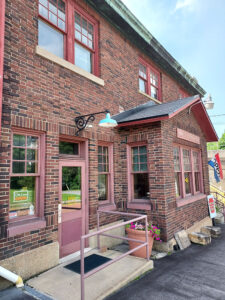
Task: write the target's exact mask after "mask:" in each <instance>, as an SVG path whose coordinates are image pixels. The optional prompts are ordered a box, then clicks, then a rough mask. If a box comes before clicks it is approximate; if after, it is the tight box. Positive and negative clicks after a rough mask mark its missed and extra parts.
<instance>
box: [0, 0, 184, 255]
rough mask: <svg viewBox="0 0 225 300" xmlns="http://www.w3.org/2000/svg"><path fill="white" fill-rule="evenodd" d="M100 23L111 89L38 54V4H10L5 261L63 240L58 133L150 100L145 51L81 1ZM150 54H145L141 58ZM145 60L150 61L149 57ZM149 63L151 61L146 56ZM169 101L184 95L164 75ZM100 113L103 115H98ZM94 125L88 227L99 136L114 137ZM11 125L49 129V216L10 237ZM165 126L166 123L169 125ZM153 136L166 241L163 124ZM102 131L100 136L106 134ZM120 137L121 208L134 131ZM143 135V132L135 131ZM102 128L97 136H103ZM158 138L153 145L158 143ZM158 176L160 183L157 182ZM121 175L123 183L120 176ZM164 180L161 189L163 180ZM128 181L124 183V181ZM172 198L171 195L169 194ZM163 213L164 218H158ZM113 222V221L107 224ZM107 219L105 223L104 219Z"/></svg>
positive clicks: (2, 151)
mask: <svg viewBox="0 0 225 300" xmlns="http://www.w3.org/2000/svg"><path fill="white" fill-rule="evenodd" d="M76 2H77V3H78V4H80V5H82V6H83V7H84V8H85V9H86V10H87V11H88V12H89V13H90V14H91V15H92V16H94V17H95V18H96V19H97V20H98V21H99V62H100V64H99V68H100V77H101V78H102V79H104V81H105V86H104V87H102V86H99V85H97V84H95V83H94V82H92V81H89V80H88V79H86V78H84V77H82V76H79V75H77V74H75V73H73V72H72V71H70V70H67V69H65V68H63V67H60V66H58V65H56V64H54V63H53V62H51V61H48V60H46V59H44V58H42V57H40V56H38V55H36V54H35V47H36V45H37V44H38V30H37V27H38V26H37V25H38V23H37V21H38V1H37V0H36V1H31V0H7V1H6V37H5V61H4V90H3V122H2V133H1V141H0V216H1V217H0V224H1V225H0V237H1V239H0V259H3V258H7V257H10V256H13V255H15V254H18V253H21V252H24V251H28V250H29V249H32V248H36V247H39V246H42V245H44V244H47V243H51V242H53V241H56V240H57V230H58V225H57V206H58V200H59V199H58V197H59V196H58V172H59V170H58V157H59V153H58V143H59V134H67V135H74V117H75V116H77V115H78V114H79V113H80V114H85V113H89V112H95V111H99V110H103V109H105V108H108V109H110V110H111V113H112V114H115V113H118V109H119V105H122V106H123V107H124V108H125V109H128V108H131V107H134V106H136V105H138V104H141V103H144V102H147V101H148V100H149V99H148V98H147V97H145V96H143V95H141V94H140V93H139V92H138V57H139V55H140V51H139V50H137V49H136V47H134V46H133V45H132V43H131V42H129V41H128V40H127V39H125V38H124V37H123V36H122V35H121V34H120V33H119V31H118V30H116V29H115V28H113V27H112V26H111V25H110V23H108V22H107V21H106V20H105V19H103V18H102V17H101V16H99V15H98V14H97V13H96V12H95V11H93V10H92V9H91V8H89V7H88V6H87V4H86V3H85V2H82V1H81V0H80V1H76ZM142 56H143V57H145V58H146V56H145V55H142ZM146 59H147V58H146ZM148 62H150V61H149V60H148ZM162 86H163V89H162V91H163V99H164V101H169V100H172V99H176V98H178V97H179V83H178V84H177V83H176V82H175V81H174V80H173V79H172V78H171V77H170V76H169V75H167V74H162ZM99 118H101V116H99ZM99 118H96V121H95V123H94V127H93V128H92V129H87V130H86V131H85V132H84V133H83V134H82V135H83V136H84V137H86V138H88V139H89V161H90V166H89V178H90V182H89V203H90V206H89V215H90V216H89V224H90V228H93V227H94V226H95V225H96V215H95V213H96V209H97V206H98V203H97V200H96V199H97V141H98V140H106V141H107V140H108V141H112V139H113V138H112V135H113V132H115V133H116V130H115V131H112V133H111V135H110V134H109V132H110V131H104V130H101V131H100V129H98V128H97V125H96V124H97V122H98V120H99ZM12 126H16V127H22V128H30V129H33V130H37V131H45V132H46V186H45V217H46V220H47V227H46V228H45V229H41V230H38V231H34V232H30V233H25V234H21V235H18V236H16V237H12V238H8V237H7V227H8V201H9V167H10V143H11V141H10V135H11V128H12ZM163 128H164V127H163ZM142 131H143V133H144V134H146V136H147V139H148V141H149V147H150V148H149V151H150V153H152V152H153V153H154V155H153V156H151V157H152V161H151V165H152V168H153V169H152V174H151V176H150V184H151V187H152V192H151V196H152V197H151V202H152V203H153V206H154V207H155V208H158V211H157V212H156V210H153V211H152V212H151V217H152V219H153V220H154V221H155V222H157V223H158V225H159V226H160V227H162V228H163V227H164V228H165V229H164V231H165V232H164V233H163V234H164V237H165V238H166V236H167V235H166V224H167V223H166V222H167V220H166V216H165V212H166V209H165V207H166V204H165V193H167V190H165V191H164V190H163V187H165V183H164V181H165V178H164V176H163V174H162V172H161V170H160V172H158V171H157V170H156V167H157V166H156V164H157V163H159V162H157V163H156V162H155V161H154V159H155V157H156V158H157V159H159V160H161V158H162V157H163V141H162V136H161V132H162V128H161V127H160V125H159V124H158V125H151V126H146V127H144V129H143V130H142ZM102 132H103V133H104V132H105V134H104V135H101V133H102ZM120 132H121V139H120V138H119V136H118V135H117V134H115V136H114V139H115V141H116V142H115V147H114V153H116V154H115V155H114V166H115V200H116V203H117V204H118V207H122V206H123V205H122V203H123V201H126V195H127V175H126V171H125V168H126V167H125V160H126V152H125V144H126V141H125V140H124V139H125V137H126V136H127V134H128V133H129V132H130V130H128V131H127V130H121V131H120ZM133 132H134V133H135V132H136V133H137V132H138V129H133ZM97 133H98V134H97ZM153 139H154V142H153ZM156 178H157V180H156ZM121 179H122V180H121ZM158 181H160V184H161V183H162V188H160V189H159V186H158V185H157V182H158ZM121 182H123V183H124V184H121ZM171 198H172V196H171ZM159 215H160V217H159ZM110 220H114V219H113V218H111V219H108V221H110ZM103 221H104V220H103Z"/></svg>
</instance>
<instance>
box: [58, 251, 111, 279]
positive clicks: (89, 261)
mask: <svg viewBox="0 0 225 300" xmlns="http://www.w3.org/2000/svg"><path fill="white" fill-rule="evenodd" d="M110 260H111V259H110V258H108V257H105V256H101V255H97V254H92V255H90V256H87V257H85V258H84V273H88V272H89V271H91V270H93V269H95V268H97V267H99V266H101V265H103V264H104V263H106V262H108V261H110ZM64 268H66V269H69V270H71V271H73V272H76V273H78V274H80V260H78V261H75V262H73V263H71V264H69V265H66V266H65V267H64Z"/></svg>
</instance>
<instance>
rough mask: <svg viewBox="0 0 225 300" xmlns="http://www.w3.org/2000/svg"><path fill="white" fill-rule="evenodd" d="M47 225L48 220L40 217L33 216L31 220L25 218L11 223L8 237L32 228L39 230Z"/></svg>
mask: <svg viewBox="0 0 225 300" xmlns="http://www.w3.org/2000/svg"><path fill="white" fill-rule="evenodd" d="M45 227H46V221H45V220H41V219H38V218H35V219H34V218H32V219H30V220H29V221H28V220H23V221H20V222H16V223H11V224H9V227H8V237H12V236H15V235H18V234H22V233H25V232H29V231H32V230H38V229H41V228H45Z"/></svg>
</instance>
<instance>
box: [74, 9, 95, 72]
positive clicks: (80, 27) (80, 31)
mask: <svg viewBox="0 0 225 300" xmlns="http://www.w3.org/2000/svg"><path fill="white" fill-rule="evenodd" d="M74 27H75V28H74V30H75V43H74V62H75V65H76V66H78V67H80V68H82V69H84V70H85V71H87V72H90V73H93V66H94V54H95V41H94V24H92V23H91V22H89V21H88V20H87V19H86V18H84V17H83V16H82V15H81V14H80V13H78V12H76V11H75V22H74Z"/></svg>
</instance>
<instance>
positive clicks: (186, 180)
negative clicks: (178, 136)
mask: <svg viewBox="0 0 225 300" xmlns="http://www.w3.org/2000/svg"><path fill="white" fill-rule="evenodd" d="M173 154H174V172H175V191H176V197H177V198H185V197H187V196H190V195H194V194H196V193H199V192H203V184H202V168H201V154H200V151H198V150H195V149H191V148H185V147H181V146H177V147H174V149H173Z"/></svg>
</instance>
